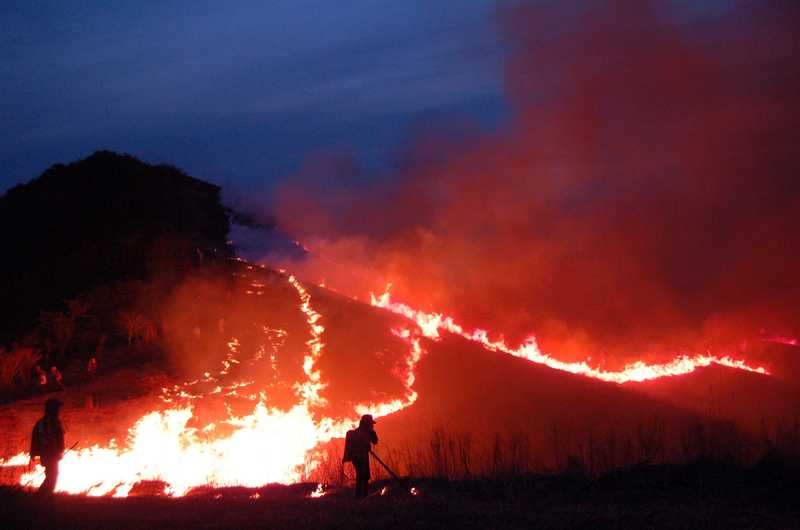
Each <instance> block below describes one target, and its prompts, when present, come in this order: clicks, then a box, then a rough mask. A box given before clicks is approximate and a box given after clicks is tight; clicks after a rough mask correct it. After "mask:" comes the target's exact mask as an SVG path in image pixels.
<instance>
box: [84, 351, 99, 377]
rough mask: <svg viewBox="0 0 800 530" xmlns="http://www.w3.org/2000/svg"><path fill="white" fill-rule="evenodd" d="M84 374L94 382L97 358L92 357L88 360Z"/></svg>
mask: <svg viewBox="0 0 800 530" xmlns="http://www.w3.org/2000/svg"><path fill="white" fill-rule="evenodd" d="M86 374H87V375H88V376H89V379H90V380H92V381H93V380H94V376H95V375H97V357H92V358H91V359H89V362H88V363H86Z"/></svg>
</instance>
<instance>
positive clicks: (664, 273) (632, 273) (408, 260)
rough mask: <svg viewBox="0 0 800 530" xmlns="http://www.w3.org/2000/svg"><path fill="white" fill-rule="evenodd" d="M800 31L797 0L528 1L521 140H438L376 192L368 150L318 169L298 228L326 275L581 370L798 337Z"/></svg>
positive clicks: (504, 13)
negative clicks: (363, 168) (703, 8)
mask: <svg viewBox="0 0 800 530" xmlns="http://www.w3.org/2000/svg"><path fill="white" fill-rule="evenodd" d="M799 19H800V16H798V9H797V8H796V6H794V5H793V3H791V2H772V3H770V4H769V8H767V7H766V6H761V7H754V6H739V7H736V8H730V9H727V10H725V11H724V12H714V13H712V14H706V15H703V16H699V15H689V14H687V13H682V12H681V13H678V12H667V11H665V10H663V9H657V6H656V3H655V2H646V1H625V0H620V1H617V2H610V3H603V5H602V6H600V5H597V6H592V7H588V8H582V9H581V10H575V9H571V10H568V9H567V8H565V7H564V6H563V5H561V4H559V5H558V6H551V7H542V6H539V5H532V4H530V3H525V2H516V3H513V4H510V5H506V6H504V7H503V8H502V9H500V10H499V13H498V20H499V22H500V23H499V27H500V28H501V30H502V32H503V33H504V35H506V36H507V37H508V40H509V42H510V45H511V50H512V53H511V55H510V58H509V59H508V63H507V68H506V91H507V98H508V100H509V102H510V105H511V107H512V110H513V113H512V117H511V118H510V119H509V120H508V122H507V123H506V124H505V125H504V127H503V128H502V129H501V130H499V131H497V132H493V133H484V134H474V133H463V134H459V135H455V136H450V135H447V134H441V133H435V132H428V133H421V134H418V135H417V136H416V137H415V138H414V140H413V142H412V143H413V145H412V147H411V148H410V149H409V153H410V154H409V155H408V157H407V160H405V161H404V163H403V164H401V167H402V169H401V170H399V171H398V172H397V174H396V175H391V178H383V179H380V182H381V184H375V185H373V186H371V187H367V188H365V187H363V186H354V185H347V182H348V177H350V176H351V175H352V174H353V172H354V170H353V169H352V168H350V166H349V165H348V163H347V162H346V158H343V159H341V160H338V161H337V162H336V163H326V162H323V163H313V164H309V165H308V166H307V167H306V169H304V170H303V171H301V172H300V174H298V175H294V176H293V178H292V179H289V180H287V182H286V183H285V184H284V185H283V186H282V187H281V188H280V190H279V193H278V198H277V201H276V206H275V211H276V214H277V217H278V219H279V222H280V224H281V225H282V226H283V227H285V228H286V229H287V230H288V231H289V232H290V233H292V234H295V235H297V236H298V237H299V238H301V239H302V240H303V242H304V243H306V244H307V245H308V246H309V247H310V248H311V249H312V251H313V252H312V254H311V255H310V256H309V258H308V259H307V260H306V262H305V263H304V264H303V266H305V267H306V269H305V272H306V275H307V276H309V277H310V278H311V279H315V280H321V279H325V280H326V283H327V285H329V286H331V287H334V288H339V289H341V290H344V291H347V292H351V293H359V294H363V293H365V292H367V291H368V290H369V289H372V290H375V289H379V288H380V287H381V284H382V282H384V281H386V280H392V281H394V284H395V287H394V292H395V294H397V295H398V297H399V298H401V299H405V300H410V301H413V302H414V303H416V304H417V305H420V306H422V307H423V308H426V307H427V308H433V309H437V310H442V311H447V312H450V313H455V314H457V315H458V316H459V318H461V319H462V320H463V321H464V322H465V323H467V324H468V325H480V326H490V327H493V328H494V329H499V330H504V331H505V332H506V333H507V335H508V336H509V338H511V339H512V340H513V339H515V338H521V336H522V335H523V334H527V333H528V332H531V331H534V332H535V333H536V334H537V336H538V337H539V340H540V343H541V344H542V345H543V347H544V348H545V349H547V350H550V351H555V352H558V353H559V354H560V355H561V356H562V357H563V358H564V359H570V358H573V359H584V358H586V356H587V355H596V354H598V353H601V352H607V353H611V354H614V355H613V358H611V359H609V361H610V362H618V361H619V362H621V361H624V360H627V359H629V358H630V357H627V356H635V355H639V354H641V353H647V352H652V351H659V350H673V349H675V348H684V347H685V348H694V349H697V348H700V349H703V348H705V347H710V346H719V345H726V346H728V347H729V346H730V345H731V344H735V343H736V342H737V341H740V340H741V339H742V338H746V337H752V336H755V335H757V334H758V333H759V332H760V330H761V329H766V330H768V332H769V333H772V334H787V335H796V334H797V332H798V330H800V311H799V310H800V302H798V301H800V285H799V284H798V282H797V278H796V276H797V274H796V272H795V271H796V270H797V264H796V259H797V249H798V248H800V181H798V179H797V175H798V174H800V154H798V151H797V147H796V146H797V145H798V140H800V134H799V133H798V129H797V127H796V124H797V123H798V118H800V112H799V111H800V101H798V98H797V96H796V94H798V93H800V62H798V61H797V60H796V58H797V57H798V56H800V53H798V52H800V44H798V43H799V42H800V39H798V38H797V28H798V27H800V26H798V20H799ZM454 137H455V138H457V139H455V140H454V139H453V138H454ZM343 160H344V162H343ZM323 182H324V184H325V185H321V184H322V183H323ZM332 182H333V183H332ZM320 189H324V192H319V191H318V190H320ZM293 267H294V270H297V267H298V264H293ZM623 351H624V352H626V354H625V356H621V355H620V352H623ZM571 356H572V357H571ZM623 357H627V359H626V358H623Z"/></svg>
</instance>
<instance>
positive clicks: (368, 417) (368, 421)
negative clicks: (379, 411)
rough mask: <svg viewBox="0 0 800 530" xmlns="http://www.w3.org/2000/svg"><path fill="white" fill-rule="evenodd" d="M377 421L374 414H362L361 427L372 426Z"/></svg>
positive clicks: (359, 424) (359, 423)
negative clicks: (373, 417)
mask: <svg viewBox="0 0 800 530" xmlns="http://www.w3.org/2000/svg"><path fill="white" fill-rule="evenodd" d="M375 423H376V421H375V420H374V419H372V414H364V415H363V416H361V421H359V422H358V426H359V427H372V426H373V425H375Z"/></svg>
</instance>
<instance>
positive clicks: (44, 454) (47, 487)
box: [30, 398, 64, 493]
mask: <svg viewBox="0 0 800 530" xmlns="http://www.w3.org/2000/svg"><path fill="white" fill-rule="evenodd" d="M62 405H63V403H62V401H61V400H60V399H56V398H51V399H48V400H47V402H46V403H45V404H44V416H42V418H41V419H39V421H37V422H36V425H34V426H33V432H32V433H31V451H30V455H31V456H30V458H31V464H33V459H34V458H35V457H37V456H38V457H39V461H40V462H41V464H42V465H43V466H44V482H42V485H41V486H40V487H39V493H53V492H54V491H55V489H56V483H57V482H58V466H59V463H60V462H61V457H62V456H63V455H64V427H63V426H62V425H61V419H60V418H59V417H58V414H59V411H60V410H61V406H62Z"/></svg>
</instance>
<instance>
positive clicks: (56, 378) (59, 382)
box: [50, 365, 64, 390]
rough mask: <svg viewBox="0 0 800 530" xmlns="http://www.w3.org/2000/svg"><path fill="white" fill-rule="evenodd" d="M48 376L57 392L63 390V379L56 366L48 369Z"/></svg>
mask: <svg viewBox="0 0 800 530" xmlns="http://www.w3.org/2000/svg"><path fill="white" fill-rule="evenodd" d="M50 375H51V376H52V377H53V384H54V385H55V386H56V388H58V389H59V390H64V381H63V379H64V378H63V377H62V376H61V372H60V371H59V370H58V368H57V367H56V365H53V366H51V367H50Z"/></svg>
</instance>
